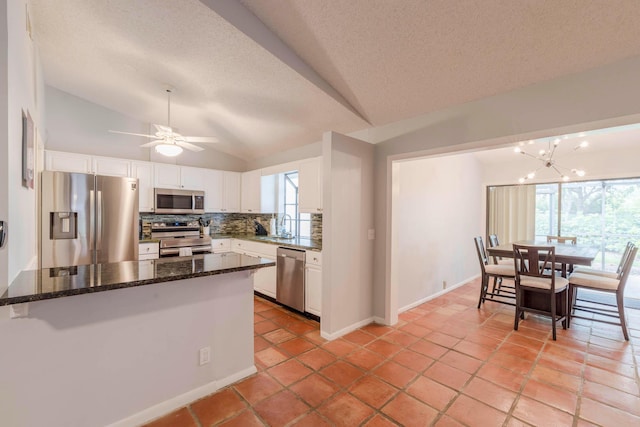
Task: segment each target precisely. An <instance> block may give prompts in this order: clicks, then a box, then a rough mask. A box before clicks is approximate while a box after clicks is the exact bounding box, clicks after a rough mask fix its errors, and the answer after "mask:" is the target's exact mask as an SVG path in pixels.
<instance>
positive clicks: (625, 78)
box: [367, 57, 640, 322]
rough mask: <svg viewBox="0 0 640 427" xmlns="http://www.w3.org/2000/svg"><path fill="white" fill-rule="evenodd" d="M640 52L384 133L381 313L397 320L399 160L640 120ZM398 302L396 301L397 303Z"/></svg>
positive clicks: (378, 192)
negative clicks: (395, 176) (394, 209)
mask: <svg viewBox="0 0 640 427" xmlns="http://www.w3.org/2000/svg"><path fill="white" fill-rule="evenodd" d="M638 75H640V57H633V58H629V59H626V60H623V61H619V62H616V63H613V64H609V65H607V66H603V67H600V68H596V69H592V70H589V71H586V72H583V73H580V74H574V75H570V76H565V77H562V78H559V79H555V80H552V81H547V82H543V83H539V84H535V85H531V86H528V87H525V88H522V89H518V90H515V91H512V92H508V93H505V94H499V95H496V96H493V97H490V98H485V99H482V100H479V101H475V102H471V103H468V104H464V105H461V106H457V107H454V108H450V109H447V110H444V111H438V112H435V113H431V114H427V115H425V116H424V117H421V118H419V119H412V120H411V121H410V127H408V130H407V131H406V132H405V133H398V132H397V129H398V128H399V127H400V124H394V125H393V127H394V129H395V131H394V132H395V135H396V136H393V137H391V138H390V139H387V140H384V141H383V140H381V139H379V138H377V136H379V135H383V134H385V129H381V130H376V129H373V130H370V131H369V132H367V134H368V135H370V136H371V138H372V139H374V140H377V141H381V142H380V143H379V144H377V145H376V150H375V170H376V174H375V190H374V191H375V226H376V234H377V236H376V237H377V238H376V242H375V255H374V256H375V258H374V291H373V292H374V301H373V303H374V315H375V316H376V317H384V318H385V320H386V321H387V322H392V321H393V313H394V311H395V309H394V301H393V298H392V295H390V293H389V291H390V288H391V229H392V216H391V209H390V206H391V194H392V187H393V182H392V179H391V176H392V163H393V161H394V160H400V159H407V158H412V157H420V156H433V155H438V154H444V153H454V152H462V151H463V150H471V149H476V148H479V147H489V146H493V147H498V146H504V145H505V144H508V143H514V142H516V141H522V140H527V139H535V138H540V137H548V136H553V135H563V134H568V133H573V132H580V131H587V130H593V129H599V128H604V127H609V126H616V125H623V124H631V123H638V122H640V103H638V99H640V85H638V78H637V76H638ZM395 308H397V306H395Z"/></svg>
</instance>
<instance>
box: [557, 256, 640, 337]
mask: <svg viewBox="0 0 640 427" xmlns="http://www.w3.org/2000/svg"><path fill="white" fill-rule="evenodd" d="M627 246H628V247H629V251H628V254H627V256H626V258H625V259H624V265H623V266H622V268H621V270H620V272H619V273H618V275H617V276H616V277H610V276H609V275H600V274H593V273H584V272H583V273H579V272H574V273H573V274H571V275H570V276H569V301H571V307H570V310H569V322H571V318H572V317H575V318H582V319H588V320H593V321H596V322H602V323H608V324H610V325H618V326H620V327H621V328H622V335H624V339H625V340H627V341H629V332H628V330H627V320H626V315H625V312H624V289H625V286H626V284H627V279H628V278H629V273H630V271H631V266H632V265H633V262H634V261H635V258H636V254H637V252H638V248H637V247H636V246H635V245H634V244H630V245H629V244H627ZM578 289H588V290H590V291H596V292H604V293H610V294H611V293H614V294H615V295H616V303H615V304H609V303H605V302H593V301H589V303H588V304H586V303H585V300H582V299H578V298H577V296H576V292H577V290H578ZM583 303H584V304H585V305H583ZM608 307H616V309H615V310H614V309H611V308H608ZM576 311H583V312H587V313H592V314H596V315H598V316H603V317H613V318H618V322H610V321H607V320H604V319H601V318H599V317H593V318H592V317H582V316H579V315H575V312H576Z"/></svg>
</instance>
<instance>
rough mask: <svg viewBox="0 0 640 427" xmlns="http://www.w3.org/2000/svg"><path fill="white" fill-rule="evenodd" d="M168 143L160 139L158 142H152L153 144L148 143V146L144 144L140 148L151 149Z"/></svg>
mask: <svg viewBox="0 0 640 427" xmlns="http://www.w3.org/2000/svg"><path fill="white" fill-rule="evenodd" d="M164 143H166V141H165V140H164V139H158V140H156V141H151V142H147V143H146V144H142V145H141V146H140V148H150V147H155V146H156V145H159V144H164Z"/></svg>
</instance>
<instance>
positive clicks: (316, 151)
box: [247, 141, 322, 170]
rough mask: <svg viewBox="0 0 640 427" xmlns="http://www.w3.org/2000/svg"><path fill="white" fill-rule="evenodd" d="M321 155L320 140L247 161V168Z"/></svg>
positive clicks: (264, 166) (262, 166)
mask: <svg viewBox="0 0 640 427" xmlns="http://www.w3.org/2000/svg"><path fill="white" fill-rule="evenodd" d="M320 155H322V141H318V142H314V143H312V144H307V145H303V146H302V147H297V148H292V149H291V150H287V151H282V152H280V153H276V154H273V155H271V156H268V157H263V158H260V159H256V160H253V161H250V162H248V163H247V169H248V170H254V169H262V168H266V167H269V166H275V165H280V164H283V163H288V162H294V161H296V160H302V159H308V158H311V157H319V156H320Z"/></svg>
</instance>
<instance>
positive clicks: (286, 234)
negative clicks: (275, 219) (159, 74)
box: [280, 214, 293, 239]
mask: <svg viewBox="0 0 640 427" xmlns="http://www.w3.org/2000/svg"><path fill="white" fill-rule="evenodd" d="M287 217H289V231H286V230H285V228H284V225H285V222H286V219H287ZM291 221H292V219H291V215H289V214H283V215H282V219H281V220H280V237H282V238H285V239H291V238H293V233H292V232H291Z"/></svg>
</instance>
